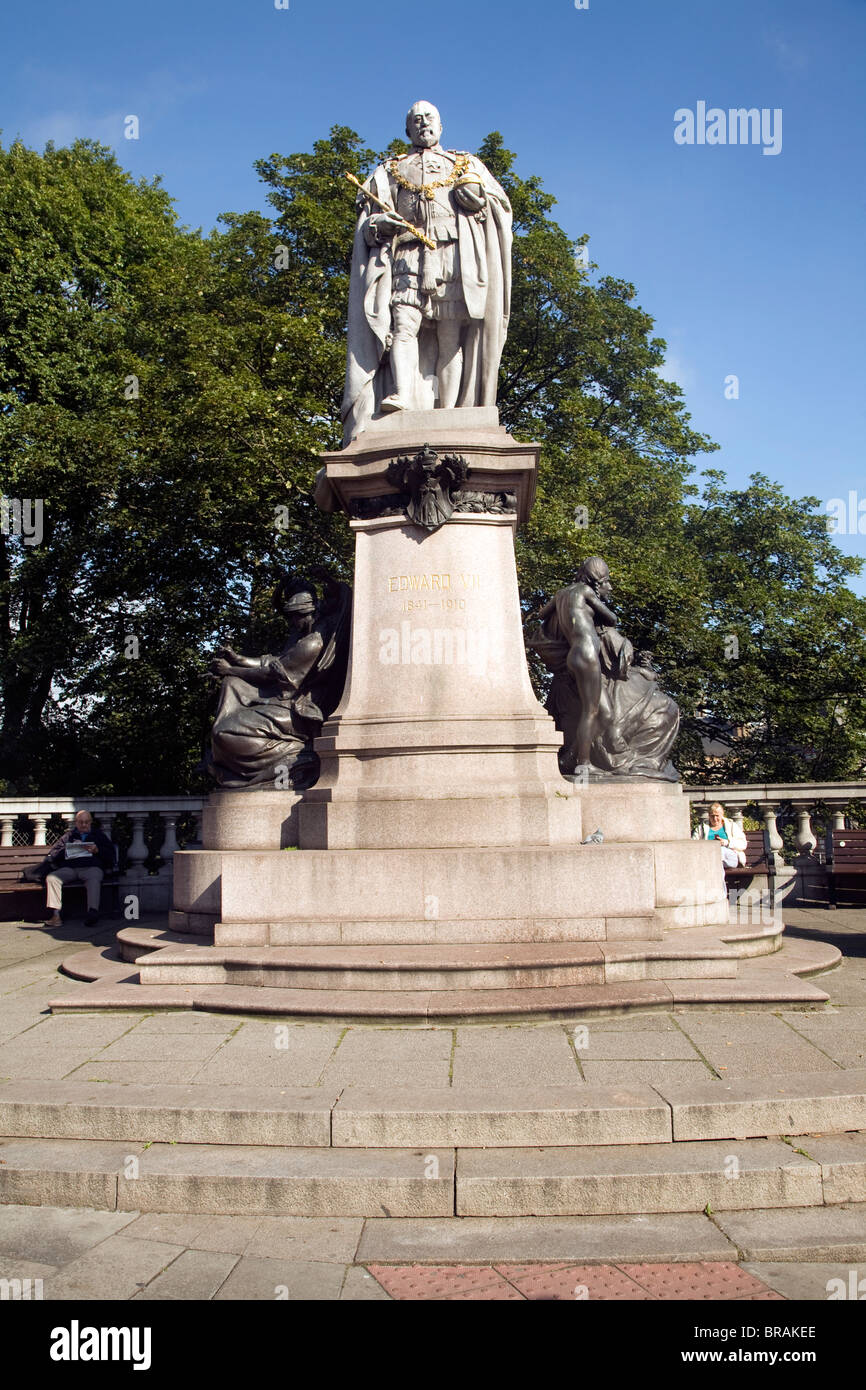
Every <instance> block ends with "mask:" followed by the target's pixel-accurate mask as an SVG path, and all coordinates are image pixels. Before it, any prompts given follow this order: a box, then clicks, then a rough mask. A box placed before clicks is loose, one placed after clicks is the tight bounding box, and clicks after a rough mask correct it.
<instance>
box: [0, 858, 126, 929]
mask: <svg viewBox="0 0 866 1390" xmlns="http://www.w3.org/2000/svg"><path fill="white" fill-rule="evenodd" d="M50 848H51V846H50V845H11V846H7V845H4V846H2V847H0V922H44V921H45V918H46V917H47V915H48V909H47V907H46V905H45V884H44V883H21V882H19V880H20V878H21V873H22V871H23V870H24V869H27V868H31V867H33V866H34V865H36V864H41V863H42V860H43V859H44V858H45V856H46V854H47V853H48V851H49V849H50ZM116 864H117V846H115V865H116ZM70 893H77V894H80V896H81V900H82V904H83V905H86V893H85V888H84V884H83V883H70V884H67V885H66V887H64V889H63V903H64V906H65V905H66V904H67V902H68V900H69V894H70ZM119 893H120V872H119V870H118V869H117V868H116V867H115V868H114V869H113V870H112V871H111V872H110V873H107V874H105V876H104V877H103V880H102V893H101V899H100V911H102V905H103V903H104V902H105V901H106V899H108V901H109V910H110V911H111V912H112V913H115V912H116V911H117V906H118V901H119ZM82 910H83V908H82ZM61 911H63V909H62V908H61Z"/></svg>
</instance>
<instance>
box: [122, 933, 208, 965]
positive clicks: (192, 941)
mask: <svg viewBox="0 0 866 1390" xmlns="http://www.w3.org/2000/svg"><path fill="white" fill-rule="evenodd" d="M206 944H207V942H203V941H202V938H201V936H200V935H192V934H191V933H189V932H178V931H169V930H167V929H166V928H165V927H145V926H140V925H138V924H136V925H133V926H129V927H121V928H120V930H119V931H118V933H117V949H118V951H119V952H120V957H121V959H122V960H127V961H136V960H138V959H139V957H140V956H144V955H148V954H149V952H151V951H160V950H162V949H163V947H165V946H202V945H206Z"/></svg>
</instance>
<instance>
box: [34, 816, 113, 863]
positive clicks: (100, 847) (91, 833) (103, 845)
mask: <svg viewBox="0 0 866 1390" xmlns="http://www.w3.org/2000/svg"><path fill="white" fill-rule="evenodd" d="M70 840H91V841H92V842H93V843H94V844H95V845H96V847H97V851H98V853H96V854H92V855H91V856H90V861H89V863H90V865H93V864H97V865H98V866H99V868H100V869H102V871H103V873H106V874H107V873H110V872H111V870H112V869H113V868H114V845H113V844H112V843H111V841H110V840H109V838H108V836H107V835H106V834H105V832H104V831H102V830H97V829H96V827H95V826H94V827H93V829H91V830H88V831H86V833H84V834H82V832H81V831H80V830H77V829H76V830H67V832H66V834H65V835H61V836H60V839H59V840H57V841H56V843H55V844H53V845H52V846H51V849H50V851H49V853H48V858H49V859H50V860H51V864H50V867H49V873H50V872H51V871H52V870H53V869H62V868H65V867H66V866H67V865H68V866H69V868H71V869H81V868H84V869H86V868H88V861H87V860H86V859H71V860H68V859H67V858H66V846H67V844H68V842H69V841H70Z"/></svg>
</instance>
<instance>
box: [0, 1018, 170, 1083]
mask: <svg viewBox="0 0 866 1390" xmlns="http://www.w3.org/2000/svg"><path fill="white" fill-rule="evenodd" d="M43 1026H44V1025H40V1027H39V1028H36V1029H28V1030H27V1032H25V1033H21V1034H19V1035H18V1037H17V1038H15V1039H14V1040H13V1041H12V1042H8V1043H5V1044H4V1045H3V1046H2V1047H0V1076H7V1077H12V1078H15V1079H21V1080H23V1079H25V1078H27V1079H32V1080H37V1079H42V1080H45V1081H59V1080H60V1078H61V1077H63V1076H67V1075H69V1074H70V1073H71V1072H73V1071H74V1070H76V1069H77V1068H78V1067H80V1066H82V1065H85V1064H87V1065H92V1063H90V1060H89V1059H90V1058H91V1057H92V1056H93V1054H94V1053H98V1052H99V1044H96V1045H94V1044H91V1043H83V1044H77V1043H75V1042H74V1041H70V1040H69V1039H67V1038H64V1039H58V1041H57V1042H56V1043H50V1042H48V1041H46V1040H45V1038H44V1037H42V1036H39V1037H37V1035H38V1034H40V1033H41V1028H42V1027H43ZM164 1071H165V1069H164V1068H163V1074H164Z"/></svg>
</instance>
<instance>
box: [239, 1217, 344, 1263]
mask: <svg viewBox="0 0 866 1390" xmlns="http://www.w3.org/2000/svg"><path fill="white" fill-rule="evenodd" d="M363 1226H364V1221H363V1218H361V1217H349V1216H271V1217H266V1218H265V1219H264V1220H263V1221H262V1222H261V1224H260V1225H259V1228H258V1230H257V1231H256V1233H255V1235H254V1236H253V1238H252V1239H251V1241H250V1243H249V1246H248V1247H247V1249H246V1251H245V1254H247V1255H249V1256H259V1257H261V1258H264V1259H279V1260H289V1261H291V1262H293V1263H294V1262H295V1261H300V1262H309V1261H323V1262H324V1263H325V1264H341V1265H346V1264H351V1262H352V1260H353V1259H354V1256H355V1251H356V1250H357V1248H358V1241H359V1240H360V1239H361V1231H362V1229H363Z"/></svg>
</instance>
